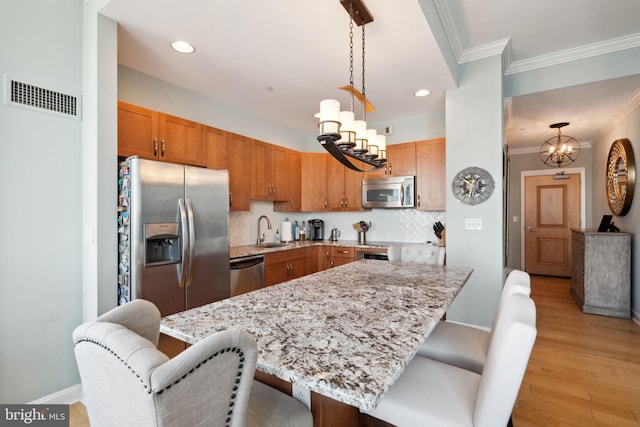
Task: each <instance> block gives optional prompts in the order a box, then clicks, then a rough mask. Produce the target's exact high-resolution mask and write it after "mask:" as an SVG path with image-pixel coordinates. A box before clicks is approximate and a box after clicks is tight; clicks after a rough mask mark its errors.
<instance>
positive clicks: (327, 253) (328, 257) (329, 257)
mask: <svg viewBox="0 0 640 427" xmlns="http://www.w3.org/2000/svg"><path fill="white" fill-rule="evenodd" d="M326 255H327V259H328V260H330V259H331V256H330V254H329V251H327V252H326Z"/></svg>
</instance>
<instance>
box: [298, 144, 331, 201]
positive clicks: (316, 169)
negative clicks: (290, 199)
mask: <svg viewBox="0 0 640 427" xmlns="http://www.w3.org/2000/svg"><path fill="white" fill-rule="evenodd" d="M328 157H329V155H328V154H324V153H302V179H301V188H302V194H301V198H302V203H301V205H302V212H322V211H326V210H327V203H328V201H327V164H328V160H329V158H328Z"/></svg>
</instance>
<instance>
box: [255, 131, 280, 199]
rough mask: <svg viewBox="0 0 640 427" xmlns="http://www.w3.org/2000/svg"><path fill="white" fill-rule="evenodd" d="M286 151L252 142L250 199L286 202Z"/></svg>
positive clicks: (275, 146)
mask: <svg viewBox="0 0 640 427" xmlns="http://www.w3.org/2000/svg"><path fill="white" fill-rule="evenodd" d="M286 181H287V149H286V148H284V147H280V146H278V145H273V144H269V143H267V142H263V141H258V140H253V141H252V151H251V198H252V199H254V200H267V201H269V200H280V201H283V200H287V194H286V187H287V185H286Z"/></svg>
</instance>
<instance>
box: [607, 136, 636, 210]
mask: <svg viewBox="0 0 640 427" xmlns="http://www.w3.org/2000/svg"><path fill="white" fill-rule="evenodd" d="M635 181H636V168H635V163H634V159H633V148H632V147H631V142H630V141H629V140H628V139H626V138H623V139H617V140H615V141H614V142H613V144H612V145H611V149H610V150H609V157H608V158H607V201H608V202H609V208H610V209H611V212H612V213H613V214H614V215H620V216H622V215H625V214H626V213H627V212H629V209H630V208H631V202H632V200H633V190H634V187H635Z"/></svg>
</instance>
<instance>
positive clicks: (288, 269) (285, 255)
mask: <svg viewBox="0 0 640 427" xmlns="http://www.w3.org/2000/svg"><path fill="white" fill-rule="evenodd" d="M306 257H307V250H306V248H300V249H293V250H288V251H282V252H274V253H270V254H265V256H264V277H265V279H264V282H265V286H271V285H275V284H277V283H282V282H286V281H287V280H293V279H297V278H298V277H302V276H304V275H305V274H307V273H306V263H307V261H306Z"/></svg>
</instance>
